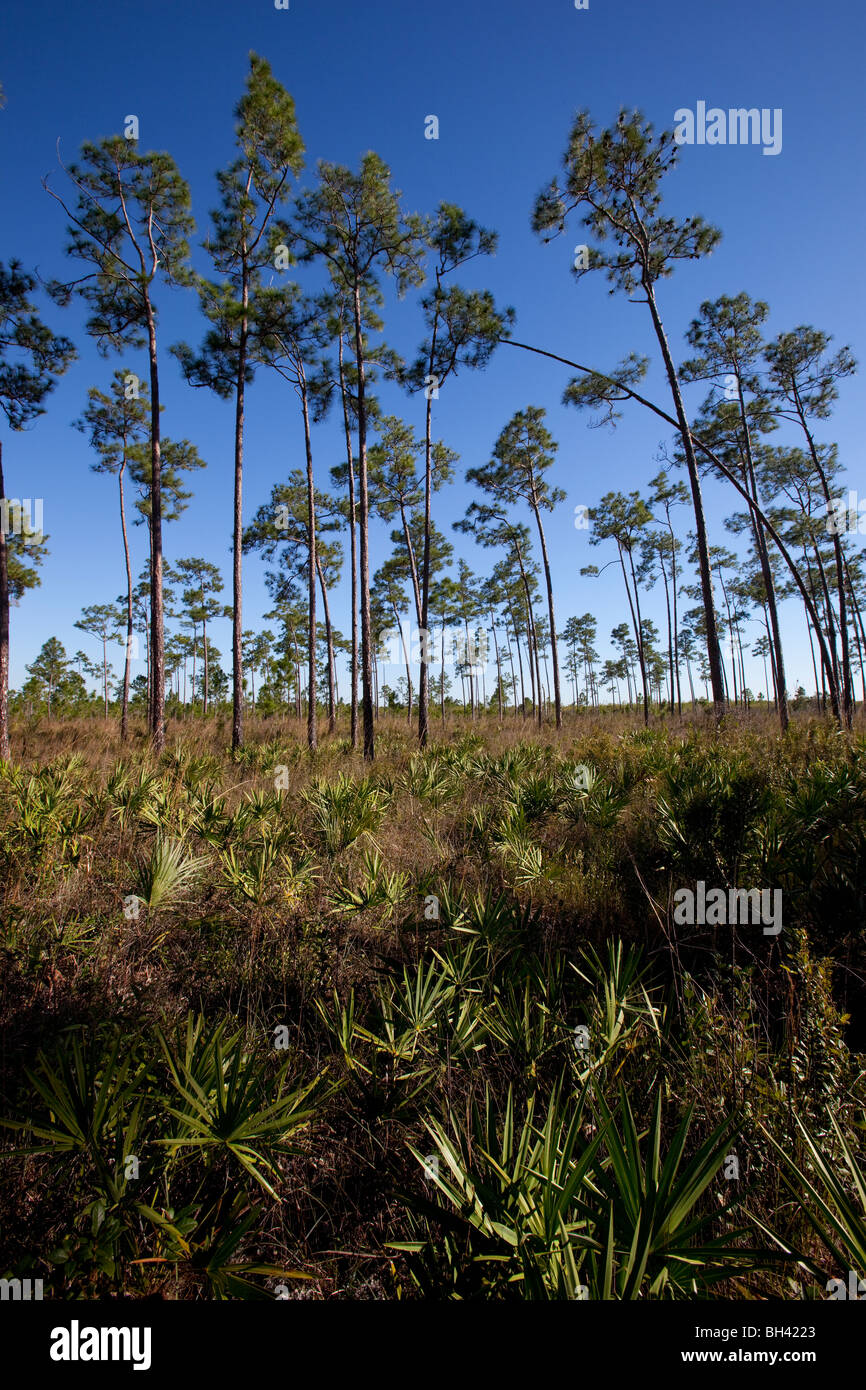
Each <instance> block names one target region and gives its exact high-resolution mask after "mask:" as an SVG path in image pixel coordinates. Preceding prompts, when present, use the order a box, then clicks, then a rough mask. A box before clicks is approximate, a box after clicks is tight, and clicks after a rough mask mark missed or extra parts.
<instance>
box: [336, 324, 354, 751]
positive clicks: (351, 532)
mask: <svg viewBox="0 0 866 1390" xmlns="http://www.w3.org/2000/svg"><path fill="white" fill-rule="evenodd" d="M339 353H340V395H341V398H342V402H343V427H344V429H345V432H346V455H347V461H348V466H349V546H350V551H351V563H352V670H351V677H352V694H351V701H352V706H351V738H352V747H353V748H357V747H358V533H357V519H356V516H355V465H354V461H353V458H352V435H351V431H350V429H349V408H348V405H347V403H346V378H345V374H344V372H343V334H342V331H341V332H340V348H339Z"/></svg>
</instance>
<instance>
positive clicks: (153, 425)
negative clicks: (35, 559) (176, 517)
mask: <svg viewBox="0 0 866 1390" xmlns="http://www.w3.org/2000/svg"><path fill="white" fill-rule="evenodd" d="M145 307H146V313H147V342H148V356H149V360H150V466H151V478H150V534H151V548H152V563H151V571H150V626H151V679H152V683H153V692H152V700H153V709H152V718H151V738H152V741H153V747H154V751H155V752H157V753H161V752H162V751H163V749H164V748H165V612H164V605H163V597H162V458H161V452H160V418H159V417H160V410H159V364H158V362H157V355H156V320H155V319H154V316H153V309H152V307H151V303H150V296H149V295H146V296H145Z"/></svg>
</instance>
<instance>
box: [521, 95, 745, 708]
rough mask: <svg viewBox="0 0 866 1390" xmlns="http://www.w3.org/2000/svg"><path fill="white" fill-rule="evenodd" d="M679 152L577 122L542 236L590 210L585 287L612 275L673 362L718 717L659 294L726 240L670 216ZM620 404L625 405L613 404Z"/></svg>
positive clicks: (661, 141) (708, 610) (544, 213)
mask: <svg viewBox="0 0 866 1390" xmlns="http://www.w3.org/2000/svg"><path fill="white" fill-rule="evenodd" d="M677 152H678V147H677V145H676V143H675V141H674V137H673V133H672V132H671V131H663V132H662V134H661V135H659V136H656V135H655V133H654V130H653V126H652V125H651V123H650V122H648V121H645V120H644V118H643V116H642V114H641V113H640V112H638V111H635V112H633V113H631V114H629V113H628V112H626V111H621V112H620V115H619V118H618V120H617V122H616V125H615V126H614V127H613V128H612V129H610V130H604V131H602V132H601V133H600V134H599V133H598V132H597V131H596V129H595V127H594V125H593V123H592V120H591V117H590V115H589V113H588V112H586V111H581V112H579V114H578V115H577V117H576V119H575V122H574V125H573V127H572V130H571V135H570V137H569V142H568V148H567V149H566V152H565V155H564V156H563V176H562V180H561V182H560V181H559V180H556V179H554V180H553V181H552V183H551V184H550V186H549V187H548V188H546V189H545V190H544V191H543V192H542V193H541V194H540V195H539V197H538V199H537V201H536V204H535V209H534V213H533V219H532V221H533V228H534V230H535V231H537V232H553V231H557V230H558V231H560V232H561V231H564V230H565V224H566V219H567V217H568V215H569V213H571V212H573V211H581V212H582V213H583V225H584V226H585V227H587V228H588V229H589V231H590V232H591V233H592V235H593V236H594V237H595V239H596V240H597V241H598V242H599V243H601V247H598V246H595V247H589V246H584V245H581V246H578V247H577V248H576V254H575V260H574V273H575V275H576V277H577V278H578V279H580V278H581V277H582V276H583V275H585V274H587V273H588V272H591V271H595V270H602V271H604V272H605V274H606V275H607V278H608V279H609V280H610V281H611V282H612V284H613V285H614V287H615V288H616V289H619V290H621V291H623V292H624V293H625V294H626V295H627V296H628V298H629V300H630V301H631V302H637V303H641V304H645V305H646V307H647V309H648V311H649V314H650V318H651V320H652V326H653V331H654V333H655V336H656V340H657V342H658V346H659V351H660V354H661V358H662V361H663V363H664V369H665V374H666V376H667V380H668V385H669V388H670V392H671V398H672V401H673V407H674V415H675V416H676V422H677V427H678V429H679V433H680V436H681V438H682V443H683V451H684V453H685V459H686V467H687V469H688V477H689V484H690V487H691V493H692V505H693V507H694V513H695V531H696V534H697V552H698V569H699V572H700V581H701V595H702V601H703V608H704V614H705V621H706V637H707V658H708V661H709V667H710V681H711V685H712V693H713V705H714V710H715V714H716V718H717V719H718V718H720V717H721V715H722V714H723V713H724V709H725V686H724V677H723V673H722V663H721V657H720V654H719V642H718V631H717V623H716V614H715V607H714V603H713V581H712V573H711V570H710V560H709V549H708V542H707V529H706V521H705V517H704V504H703V499H702V497H701V482H700V476H699V473H698V466H697V460H696V456H695V446H694V443H693V440H692V435H691V431H690V427H689V420H688V416H687V414H686V408H685V405H684V402H683V396H682V390H681V386H680V380H679V377H678V375H677V369H676V367H675V365H674V360H673V357H672V355H671V350H670V346H669V344H668V339H667V334H666V332H665V328H664V325H663V323H662V319H661V313H660V310H659V306H658V303H657V299H656V285H657V283H658V281H659V280H660V279H663V278H664V277H666V276H668V275H670V274H671V272H672V270H673V268H674V266H675V265H676V263H677V261H682V260H698V259H699V258H700V257H702V256H707V255H709V254H710V252H712V251H713V250H714V249H715V247H716V246H717V245H718V242H719V239H720V237H721V232H720V231H719V230H718V228H716V227H711V226H709V225H708V224H707V223H706V222H705V221H704V220H703V218H702V217H687V218H684V219H683V220H677V219H676V218H673V217H669V216H666V215H665V214H664V212H663V210H662V206H661V193H660V192H659V185H660V183H661V180H662V178H663V177H664V175H665V174H667V173H668V172H669V171H670V170H671V169H672V168H673V167H674V165H675V164H676V160H677ZM646 365H647V364H646V362H645V361H640V360H638V359H636V358H634V357H632V358H631V359H629V363H628V368H627V369H626V371H625V372H624V374H623V379H624V380H626V381H627V382H628V383H631V382H632V381H634V380H636V379H638V378H639V377H640V376H642V375H643V374H644V372H645V370H646ZM609 382H610V379H609V378H604V379H601V378H600V377H599V376H598V375H597V374H595V373H592V372H590V373H589V374H588V375H587V376H586V377H584V378H583V379H581V380H579V381H574V382H572V383H571V385H570V386H569V387H568V388H567V390H566V393H565V400H566V401H567V402H570V403H571V404H574V405H578V406H580V405H592V404H596V403H597V402H598V400H599V399H603V400H605V401H608V402H609V401H610V400H611V399H612V396H611V393H610V389H609ZM613 398H620V399H621V397H613Z"/></svg>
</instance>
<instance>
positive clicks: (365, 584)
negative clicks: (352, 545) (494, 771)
mask: <svg viewBox="0 0 866 1390" xmlns="http://www.w3.org/2000/svg"><path fill="white" fill-rule="evenodd" d="M355 364H356V367H357V371H358V466H359V469H360V477H359V480H358V482H359V493H360V498H359V500H360V504H361V547H360V549H361V556H360V559H361V704H362V711H363V721H364V757H365V758H367V759H371V760H372V759H373V758H374V757H375V756H376V744H375V734H374V730H373V643H372V637H371V631H370V628H371V620H370V554H369V541H370V499H369V495H368V492H367V401H366V396H365V381H364V345H363V326H362V323H361V284H360V281H359V280H356V282H355Z"/></svg>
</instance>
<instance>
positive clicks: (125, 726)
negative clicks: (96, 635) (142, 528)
mask: <svg viewBox="0 0 866 1390" xmlns="http://www.w3.org/2000/svg"><path fill="white" fill-rule="evenodd" d="M125 468H126V453H125V449H124V457H123V459H122V460H121V464H120V468H119V470H118V474H117V482H118V487H119V491H120V529H121V532H122V533H123V559H124V563H125V565H126V658H125V660H124V663H123V698H122V702H121V707H120V741H121V743H126V740H127V737H128V734H129V668H130V663H131V661H132V629H133V616H132V569H131V567H130V562H129V537H128V535H127V531H126V508H125V506H124V500H123V471H124V469H125Z"/></svg>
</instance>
